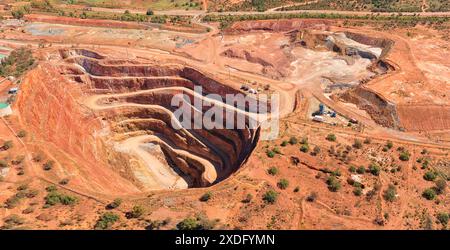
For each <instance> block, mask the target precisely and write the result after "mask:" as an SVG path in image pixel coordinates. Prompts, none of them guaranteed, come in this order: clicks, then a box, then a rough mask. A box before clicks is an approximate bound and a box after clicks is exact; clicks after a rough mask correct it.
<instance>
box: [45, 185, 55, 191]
mask: <svg viewBox="0 0 450 250" xmlns="http://www.w3.org/2000/svg"><path fill="white" fill-rule="evenodd" d="M45 190H46V191H47V192H55V191H56V190H58V188H57V187H56V186H55V185H50V186H48V187H46V188H45Z"/></svg>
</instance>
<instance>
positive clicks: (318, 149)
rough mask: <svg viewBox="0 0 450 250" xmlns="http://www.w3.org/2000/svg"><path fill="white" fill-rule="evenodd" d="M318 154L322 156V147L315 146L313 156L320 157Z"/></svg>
mask: <svg viewBox="0 0 450 250" xmlns="http://www.w3.org/2000/svg"><path fill="white" fill-rule="evenodd" d="M318 154H320V147H319V146H314V149H313V155H318Z"/></svg>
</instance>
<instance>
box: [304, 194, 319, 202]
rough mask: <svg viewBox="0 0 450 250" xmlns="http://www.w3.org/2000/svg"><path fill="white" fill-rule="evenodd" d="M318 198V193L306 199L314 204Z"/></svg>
mask: <svg viewBox="0 0 450 250" xmlns="http://www.w3.org/2000/svg"><path fill="white" fill-rule="evenodd" d="M317 196H318V194H317V192H312V193H310V194H309V195H308V197H306V201H308V202H314V201H316V199H317Z"/></svg>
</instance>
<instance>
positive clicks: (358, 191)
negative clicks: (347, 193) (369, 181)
mask: <svg viewBox="0 0 450 250" xmlns="http://www.w3.org/2000/svg"><path fill="white" fill-rule="evenodd" d="M353 194H354V195H356V196H361V194H362V188H361V187H356V188H355V189H354V190H353Z"/></svg>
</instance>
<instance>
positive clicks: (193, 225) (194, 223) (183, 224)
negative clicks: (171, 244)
mask: <svg viewBox="0 0 450 250" xmlns="http://www.w3.org/2000/svg"><path fill="white" fill-rule="evenodd" d="M177 229H178V230H184V231H187V230H199V229H200V225H199V223H198V220H197V219H195V218H190V217H189V218H186V219H184V220H182V221H180V222H179V223H178V224H177Z"/></svg>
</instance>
